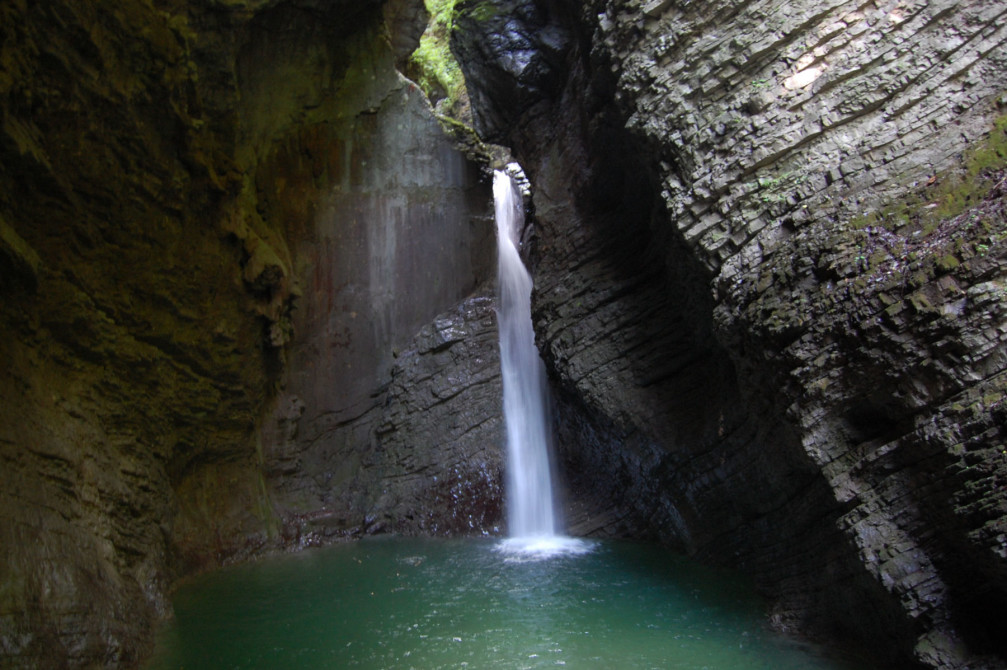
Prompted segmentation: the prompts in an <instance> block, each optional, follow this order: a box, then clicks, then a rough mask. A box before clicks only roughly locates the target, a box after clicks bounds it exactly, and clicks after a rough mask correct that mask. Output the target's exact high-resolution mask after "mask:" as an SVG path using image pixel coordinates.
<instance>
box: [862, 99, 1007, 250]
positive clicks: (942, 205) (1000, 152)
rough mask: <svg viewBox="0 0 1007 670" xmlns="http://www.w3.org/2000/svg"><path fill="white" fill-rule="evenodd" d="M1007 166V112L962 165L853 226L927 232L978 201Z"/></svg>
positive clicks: (937, 176)
mask: <svg viewBox="0 0 1007 670" xmlns="http://www.w3.org/2000/svg"><path fill="white" fill-rule="evenodd" d="M1005 167H1007V114H1003V115H1001V116H999V117H997V118H996V119H995V120H994V122H993V127H992V129H991V130H990V134H989V135H988V136H987V137H986V138H985V139H983V140H982V141H981V142H978V143H976V144H975V145H974V146H973V147H971V148H970V149H969V150H968V151H966V152H965V154H964V155H963V156H962V161H961V164H960V166H959V167H958V168H956V169H953V170H948V171H947V172H945V173H942V174H938V175H934V176H933V177H932V178H931V179H930V180H929V182H928V183H927V184H926V186H924V187H923V188H922V189H920V190H919V191H918V192H917V193H915V194H913V195H911V196H909V197H908V198H906V199H905V200H903V201H901V202H899V203H898V204H895V205H892V206H889V207H885V208H883V209H881V210H879V211H876V212H869V213H867V214H864V215H863V216H859V217H856V218H855V219H853V220H852V221H851V222H850V225H851V226H852V227H853V228H857V229H859V228H865V227H867V226H881V227H884V228H886V229H888V230H892V231H902V230H905V229H909V228H912V229H914V230H919V231H921V232H922V233H923V234H924V235H926V234H929V233H932V232H933V231H934V230H936V228H937V226H938V224H939V223H940V222H941V221H943V220H945V219H949V218H952V217H955V216H958V215H959V214H961V213H962V212H964V211H965V210H967V209H968V208H970V207H973V206H975V205H977V204H978V203H979V202H981V201H982V200H983V198H985V197H986V195H987V194H988V193H989V191H990V188H991V187H992V186H993V183H992V182H991V181H990V179H989V178H988V177H989V176H990V175H991V174H992V173H995V172H996V171H998V170H1002V169H1004V168H1005Z"/></svg>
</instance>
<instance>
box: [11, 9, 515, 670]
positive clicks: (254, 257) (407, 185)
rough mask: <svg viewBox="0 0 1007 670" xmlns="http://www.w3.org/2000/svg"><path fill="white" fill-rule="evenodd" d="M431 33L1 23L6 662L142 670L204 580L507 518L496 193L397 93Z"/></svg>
mask: <svg viewBox="0 0 1007 670" xmlns="http://www.w3.org/2000/svg"><path fill="white" fill-rule="evenodd" d="M425 20H426V15H425V10H424V9H423V7H422V3H420V2H412V1H406V0H403V1H398V0H395V1H389V2H385V3H381V2H377V1H374V2H328V1H326V2H322V1H315V0H291V1H289V2H276V1H274V0H248V1H247V2H242V1H232V0H229V1H227V2H224V1H218V0H205V1H203V2H174V1H171V0H168V1H158V2H153V3H151V2H132V1H129V2H122V1H119V0H116V1H114V2H112V1H105V0H89V1H87V2H62V1H54V2H45V3H33V2H26V1H22V0H14V1H13V2H6V3H4V4H3V6H2V8H0V109H2V123H0V293H2V298H0V361H2V364H3V365H2V367H0V665H2V666H3V667H25V668H27V667H47V668H49V667H51V668H59V667H135V666H136V665H138V663H139V662H140V660H141V659H142V658H143V656H144V655H145V654H146V653H147V652H148V651H149V648H150V644H151V642H152V631H153V627H154V625H155V624H156V621H157V620H158V618H160V617H163V616H165V615H167V614H169V613H170V604H169V601H168V597H167V595H168V592H169V589H170V586H171V584H172V583H173V582H174V581H175V580H176V579H177V578H178V577H179V576H180V575H182V574H186V573H189V572H191V571H194V570H201V569H206V568H209V567H212V566H215V565H219V564H221V563H223V562H228V561H234V560H240V559H243V558H247V557H249V556H251V555H254V554H257V553H260V552H263V551H268V550H271V549H276V548H282V547H287V546H300V545H303V544H308V543H314V542H320V541H324V540H325V539H327V538H328V539H332V538H335V537H340V536H343V535H346V534H352V533H356V532H362V531H363V529H364V528H365V527H369V528H371V529H376V528H378V527H382V526H383V527H386V528H389V529H395V530H400V531H404V532H405V531H414V532H415V531H419V530H428V531H432V532H481V531H483V530H486V529H491V528H492V527H493V526H494V525H496V524H498V523H499V485H498V483H497V482H498V479H499V474H498V469H499V463H498V457H497V456H496V455H495V452H494V451H493V449H492V447H495V446H496V443H497V440H498V437H499V436H498V433H499V426H498V425H497V424H495V423H494V421H493V419H492V416H495V415H496V413H497V412H498V408H499V402H500V401H499V390H498V385H499V382H498V378H497V377H495V376H494V375H495V373H494V371H493V370H494V368H493V360H494V357H495V355H496V354H495V348H494V345H493V344H492V338H491V335H492V329H493V319H492V311H491V309H490V307H489V304H490V303H489V302H487V301H488V300H489V299H488V298H471V299H470V300H469V301H468V302H465V301H464V300H463V299H465V298H467V297H468V296H469V295H470V294H474V293H478V291H476V289H477V287H478V286H480V285H482V283H483V282H484V280H485V279H486V278H487V277H488V273H489V272H490V271H491V268H492V262H491V260H490V259H489V257H488V256H489V254H490V253H491V251H490V249H491V245H492V226H491V225H490V223H489V222H488V221H487V220H486V219H485V216H486V215H485V212H488V211H489V207H490V202H489V201H490V195H489V187H488V184H484V183H483V181H482V180H481V177H480V175H479V173H478V171H476V170H475V168H473V167H472V166H471V165H470V164H468V163H467V162H466V161H465V160H463V159H462V158H461V157H460V155H459V154H457V153H456V152H454V151H453V149H452V148H451V147H450V145H449V144H448V142H447V140H446V139H445V138H444V136H443V133H442V132H441V131H440V129H439V127H438V125H437V123H436V122H435V121H434V119H433V116H432V114H431V112H430V110H429V108H428V105H427V104H426V102H425V100H424V99H423V97H422V95H421V94H419V93H418V92H417V91H416V90H415V87H413V86H412V85H411V84H410V83H409V82H408V81H406V80H405V79H403V78H402V77H401V76H400V75H399V74H398V73H397V72H396V70H395V66H396V63H401V62H402V61H403V59H404V58H405V56H406V54H407V53H408V51H409V50H410V49H411V48H413V46H415V43H416V40H417V39H418V36H419V34H420V33H421V32H422V30H423V27H424V24H425ZM389 263H392V264H391V265H389ZM396 293H401V297H402V300H396V301H393V300H391V296H392V295H393V294H396ZM483 293H485V290H483ZM437 315H441V316H440V317H437ZM435 317H437V318H436V320H435ZM425 324H427V325H426V327H425V328H424V325H425ZM430 324H432V325H430ZM443 366H457V368H458V369H459V370H464V371H465V372H466V374H467V375H471V377H472V379H473V380H474V381H473V384H472V385H471V386H469V385H468V380H467V379H465V378H459V377H458V375H457V374H456V373H452V372H451V371H450V370H448V369H444V368H443ZM414 410H415V411H419V410H424V411H429V413H430V415H431V416H436V417H438V421H439V422H440V423H432V422H427V423H423V421H422V420H421V419H419V418H417V417H416V416H414V415H413V411H414ZM358 412H359V414H360V416H361V417H362V419H360V421H359V422H357V423H354V420H355V417H356V413H358ZM491 415H492V416H491ZM436 447H443V449H444V450H445V451H444V452H443V453H440V452H435V451H434V450H433V448H436ZM465 449H470V450H471V452H472V453H473V458H472V459H462V457H461V454H462V453H463V450H465ZM361 455H362V456H361ZM463 460H464V463H463ZM419 473H422V475H421V474H419ZM435 478H436V482H437V483H436V484H431V483H430V482H433V481H434V479H435ZM428 479H429V481H428ZM348 482H350V483H348ZM351 483H352V484H351ZM344 491H349V492H348V493H345V494H344ZM431 492H432V493H435V494H436V495H437V496H438V497H436V498H430V497H428V494H430V493H431ZM340 496H342V497H340ZM466 497H468V498H473V499H474V498H478V499H479V501H481V503H482V507H481V508H479V509H478V510H473V513H472V517H471V518H470V517H469V516H468V515H467V514H461V513H460V512H459V507H458V506H457V504H456V500H461V499H463V498H466ZM419 500H422V501H423V504H422V505H419V504H418V501H419ZM407 509H408V510H412V511H413V514H414V517H413V518H412V519H410V518H407V517H406V510H407ZM368 517H370V520H368Z"/></svg>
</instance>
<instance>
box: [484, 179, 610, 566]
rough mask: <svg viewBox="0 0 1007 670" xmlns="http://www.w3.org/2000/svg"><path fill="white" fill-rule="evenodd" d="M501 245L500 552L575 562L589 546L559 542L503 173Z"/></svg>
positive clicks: (522, 278) (539, 380)
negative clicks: (503, 460)
mask: <svg viewBox="0 0 1007 670" xmlns="http://www.w3.org/2000/svg"><path fill="white" fill-rule="evenodd" d="M493 197H494V201H495V204H496V222H497V238H498V244H497V247H498V251H497V258H498V282H499V286H500V305H499V311H498V321H499V326H500V367H501V371H502V373H503V392H504V393H503V394H504V423H505V424H506V426H507V496H508V497H507V514H508V520H507V521H508V526H509V529H510V539H509V540H506V541H505V542H504V543H503V544H502V545H501V549H502V550H503V551H505V552H507V553H510V554H512V555H516V556H518V557H519V558H518V560H524V559H527V558H529V557H530V558H532V559H538V558H548V557H551V556H555V555H559V554H579V553H584V552H587V551H590V550H591V544H590V543H588V542H584V541H582V540H575V539H572V538H568V537H563V536H560V535H557V528H556V526H557V522H556V512H555V510H554V509H553V507H554V502H553V487H552V473H551V468H550V454H549V448H550V444H549V443H550V430H549V422H548V412H547V411H546V400H545V399H546V386H545V366H544V365H543V364H542V359H541V358H539V355H538V349H536V348H535V332H534V330H532V325H531V275H530V274H528V270H526V269H525V267H524V264H523V263H522V262H521V256H520V254H519V253H518V250H517V244H518V238H519V235H520V231H521V227H522V225H523V223H524V209H523V207H522V203H521V196H520V192H519V191H518V189H517V187H516V185H515V184H514V180H513V179H511V177H510V175H508V174H507V173H506V172H503V171H500V170H498V171H497V172H496V173H495V174H494V176H493Z"/></svg>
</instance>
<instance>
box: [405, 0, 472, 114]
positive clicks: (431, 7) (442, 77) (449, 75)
mask: <svg viewBox="0 0 1007 670" xmlns="http://www.w3.org/2000/svg"><path fill="white" fill-rule="evenodd" d="M458 2H459V0H426V7H427V11H428V12H430V23H429V25H428V26H427V29H426V31H425V32H424V33H423V36H422V37H421V38H420V45H419V47H418V48H417V49H416V51H414V52H413V55H412V56H411V57H410V61H409V65H410V74H411V75H412V76H413V78H414V79H415V80H416V83H417V84H419V86H420V88H422V89H423V91H424V93H426V94H427V97H428V98H430V100H431V101H433V102H437V101H439V100H447V109H448V110H452V109H454V108H455V106H456V105H457V104H458V102H459V101H460V100H461V99H462V98H463V97H464V96H465V78H464V77H463V76H462V71H461V68H460V67H459V66H458V62H457V61H456V60H455V57H454V54H452V53H451V48H450V46H449V42H450V37H451V27H452V23H453V21H454V12H455V5H456V4H457V3H458ZM449 113H450V111H449Z"/></svg>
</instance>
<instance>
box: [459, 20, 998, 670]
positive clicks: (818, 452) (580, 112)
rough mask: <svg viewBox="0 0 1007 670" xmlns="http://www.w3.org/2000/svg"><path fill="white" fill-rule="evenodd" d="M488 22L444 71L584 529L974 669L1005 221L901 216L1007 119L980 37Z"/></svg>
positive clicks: (777, 25)
mask: <svg viewBox="0 0 1007 670" xmlns="http://www.w3.org/2000/svg"><path fill="white" fill-rule="evenodd" d="M485 5H486V3H466V4H465V5H464V8H465V9H464V11H463V12H462V16H461V18H460V19H459V21H458V29H457V30H456V32H455V40H456V43H455V48H456V51H457V53H458V55H459V57H460V59H461V61H462V63H463V65H464V66H465V67H467V68H468V72H467V78H468V81H469V85H470V88H472V89H474V90H473V91H472V99H473V101H474V102H476V103H477V104H480V105H482V109H477V110H476V119H477V122H478V123H479V124H480V126H481V128H480V130H481V131H482V132H483V133H484V134H485V135H487V136H488V137H493V138H496V139H498V140H500V141H503V142H505V143H508V144H511V145H512V146H513V147H514V149H515V151H516V153H517V155H518V157H519V159H520V161H521V163H522V165H523V166H524V167H525V169H526V171H527V172H528V173H529V175H530V177H531V180H532V183H533V184H534V194H535V196H534V197H535V209H536V215H537V221H536V226H537V236H538V238H537V245H536V248H535V250H534V252H533V253H532V257H533V258H534V259H535V260H536V264H535V272H534V274H535V277H536V293H535V296H534V310H535V317H536V324H537V331H538V334H539V337H540V346H541V348H542V350H543V353H544V355H545V357H546V359H547V362H548V364H549V366H550V368H551V370H552V372H553V375H554V378H555V381H556V383H557V386H558V388H559V394H560V399H561V403H562V411H561V413H560V417H561V418H560V429H561V431H560V432H561V437H562V439H561V442H562V445H561V446H562V449H563V450H564V458H565V461H566V463H567V477H568V480H569V481H570V485H571V487H572V488H573V489H574V491H576V492H579V493H580V498H581V503H582V506H581V508H580V509H581V510H582V512H581V517H580V518H579V519H578V522H579V524H580V527H582V528H585V529H595V530H596V532H610V533H631V534H641V533H652V534H654V535H657V536H659V537H662V538H663V539H665V540H666V541H668V542H670V543H672V544H675V545H677V546H680V547H682V548H683V549H685V550H687V551H689V552H691V553H693V554H696V555H698V556H701V557H704V558H706V559H708V560H712V561H716V562H721V563H728V564H732V565H736V566H740V567H742V568H744V569H746V570H747V571H749V572H750V573H751V574H753V575H755V576H756V577H757V579H758V580H759V583H760V584H761V585H762V586H763V588H764V590H765V592H766V593H767V594H769V595H770V596H771V597H772V598H773V599H774V603H775V605H774V618H775V620H776V621H777V623H778V624H779V625H780V626H781V627H784V628H794V629H798V630H803V631H805V632H812V633H817V634H820V635H823V636H826V637H831V638H832V639H834V640H847V641H849V642H850V643H851V644H856V645H857V646H860V647H863V648H869V649H871V650H872V652H871V653H873V654H874V656H875V658H877V659H880V661H879V662H881V663H883V664H897V663H903V662H911V663H923V664H924V665H929V666H933V667H964V666H966V665H970V666H971V667H983V666H984V665H987V666H989V667H1001V666H1002V665H1003V661H1002V658H1003V657H1004V656H1005V655H1007V650H1005V649H1004V648H1003V640H1002V639H1001V636H1000V634H999V633H998V632H997V629H996V625H997V624H996V623H994V622H996V621H998V616H997V614H996V613H997V612H999V611H1002V610H1003V608H1004V607H1005V605H1007V588H1005V584H1007V546H1005V533H1007V522H1005V513H1007V489H1005V487H1004V481H1005V477H1007V454H1005V453H1004V451H1003V449H1004V447H1003V445H1004V435H1003V428H1002V426H1003V420H1002V419H1003V416H1002V415H1003V406H1002V400H1001V398H1002V396H1003V392H1004V384H1005V378H1004V365H1005V362H1007V342H1005V331H1007V323H1005V315H1007V312H1005V307H1007V305H1005V303H1004V300H1005V298H1007V294H1005V292H1004V290H1003V287H1004V258H1005V255H1007V250H1005V238H1007V236H1005V232H1007V222H1005V217H1004V210H1003V198H1004V193H1003V189H1002V187H998V188H994V189H993V191H992V192H991V193H990V195H989V196H988V197H987V198H986V199H985V200H983V201H981V202H980V201H975V202H973V203H972V206H971V208H969V209H967V210H966V212H965V213H964V214H962V215H960V216H956V217H952V216H948V217H945V218H943V219H939V220H934V221H929V220H928V218H927V216H926V212H927V211H930V210H931V209H934V208H936V207H937V205H939V204H940V203H934V207H929V205H930V203H928V202H927V199H926V198H927V197H928V196H927V194H928V193H930V191H926V190H922V191H921V189H923V188H924V187H925V186H926V184H927V183H928V182H932V181H940V180H945V179H951V178H953V177H952V175H953V173H954V172H955V171H956V170H958V169H959V167H960V166H962V165H963V164H967V163H969V161H970V158H969V156H970V153H969V151H970V150H969V147H974V146H976V145H977V144H978V143H980V142H981V141H984V140H983V138H984V136H986V135H987V134H988V133H989V131H990V129H991V128H992V127H993V119H994V117H996V116H997V115H998V114H1002V113H1003V110H999V109H998V104H1001V102H998V101H999V100H1001V98H1000V96H1001V95H1002V93H1003V91H1004V90H1005V89H1007V69H1005V64H1007V54H1005V47H1004V45H1005V43H1007V32H1005V31H1007V23H1005V21H1004V20H1003V19H1004V11H1005V10H1007V7H1005V6H1004V5H1003V3H984V2H965V3H962V2H956V3H952V2H943V3H933V2H902V3H890V4H882V3H878V4H874V3H869V4H867V5H864V4H863V3H853V2H832V3H820V2H796V3H794V2H787V3H783V2H751V3H750V2H733V3H732V2H722V3H712V4H711V3H684V2H683V3H679V2H673V1H667V0H665V1H658V0H654V1H651V2H634V1H631V0H625V1H619V2H612V1H610V2H604V1H600V0H599V1H596V2H589V3H568V2H533V1H531V0H528V1H524V2H519V1H515V2H497V3H492V5H493V6H494V9H487V7H486V6H485ZM514 54H518V56H515V55H514ZM515 102H516V103H518V104H515ZM998 132H1002V131H1001V130H998ZM998 141H1000V142H1002V138H1000V139H999V140H998ZM1002 167H1003V157H1002V156H1001V158H1000V159H999V168H1001V169H1000V170H999V171H997V169H996V168H997V166H996V165H994V166H993V168H994V169H993V170H992V171H987V172H986V173H981V174H979V175H978V176H976V175H972V176H971V177H966V178H967V179H973V180H977V181H980V182H982V180H983V179H986V180H987V183H986V184H985V187H984V191H983V192H989V191H990V187H992V186H994V185H995V184H996V183H997V182H998V181H999V180H1002V179H1003V170H1002ZM931 188H932V187H931ZM907 199H915V200H920V199H922V201H921V202H920V207H919V210H918V212H917V213H919V214H920V216H918V217H916V216H915V215H914V217H913V220H909V219H907V220H906V221H904V222H902V223H897V224H892V223H888V224H886V225H887V227H885V226H883V225H881V224H880V223H878V224H875V223H873V219H870V218H868V217H867V215H869V214H871V213H882V214H883V213H884V212H885V211H886V210H885V208H886V207H894V206H896V205H897V203H899V202H900V201H901V200H907ZM877 218H878V219H879V220H885V217H884V216H879V217H877ZM592 496H595V498H594V499H595V500H596V503H594V505H593V507H592V502H591V500H592ZM611 501H617V503H618V505H617V511H612V510H611V509H607V508H608V507H609V506H610V503H611ZM886 667H887V665H886Z"/></svg>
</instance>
